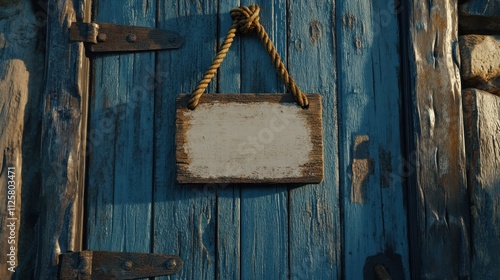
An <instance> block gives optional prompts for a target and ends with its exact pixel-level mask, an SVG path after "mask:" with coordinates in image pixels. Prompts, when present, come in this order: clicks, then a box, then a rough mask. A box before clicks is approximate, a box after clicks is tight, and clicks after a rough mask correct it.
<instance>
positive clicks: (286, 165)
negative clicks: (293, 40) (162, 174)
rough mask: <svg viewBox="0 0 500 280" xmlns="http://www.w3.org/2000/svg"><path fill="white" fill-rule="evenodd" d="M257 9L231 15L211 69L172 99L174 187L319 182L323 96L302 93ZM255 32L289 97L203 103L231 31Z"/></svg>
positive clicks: (216, 98)
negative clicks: (192, 87) (188, 91)
mask: <svg viewBox="0 0 500 280" xmlns="http://www.w3.org/2000/svg"><path fill="white" fill-rule="evenodd" d="M259 11H260V7H259V6H258V5H251V6H248V7H246V6H242V7H239V8H236V9H232V10H231V17H232V18H233V24H232V25H231V28H230V29H229V31H228V33H227V35H226V38H225V39H224V42H223V43H222V46H221V49H220V50H219V51H218V52H217V56H216V57H215V59H214V60H213V62H212V65H210V67H209V68H208V70H207V72H206V73H205V75H204V76H203V79H202V80H201V81H200V83H199V85H198V86H197V87H196V89H195V90H194V91H193V92H192V93H191V95H189V96H188V95H182V96H181V97H180V98H179V99H178V100H177V119H176V126H177V127H176V143H177V150H176V159H177V181H178V182H179V183H319V182H321V181H322V180H323V143H322V139H323V135H322V126H321V96H320V95H318V94H310V95H306V94H304V93H303V92H302V91H301V90H300V89H299V87H298V86H297V84H296V83H295V81H294V80H293V79H292V77H290V75H289V74H288V71H287V70H286V68H285V66H284V64H283V62H282V61H281V59H280V56H279V55H278V53H277V52H276V48H275V47H274V45H273V43H272V42H271V39H270V38H269V35H268V34H267V32H266V31H265V30H264V27H263V26H262V25H261V24H260V23H259ZM253 30H255V31H256V33H257V34H258V36H259V38H260V40H261V42H262V43H263V44H264V46H265V47H266V50H267V52H268V53H269V56H270V57H271V60H272V61H273V65H274V66H275V68H276V70H277V72H278V74H279V76H280V77H281V78H282V79H283V82H284V83H285V85H286V86H287V88H288V90H289V91H290V92H291V93H292V95H293V97H294V99H293V98H292V95H282V94H216V95H214V94H208V95H205V96H204V97H203V98H201V96H202V95H203V92H204V91H205V89H206V88H207V86H208V84H209V83H210V81H211V80H212V78H213V77H214V75H215V73H216V72H217V69H218V68H219V66H220V64H221V62H222V61H223V59H224V57H225V56H226V54H227V52H228V50H229V47H230V46H231V43H232V42H233V39H234V37H235V36H236V33H237V32H242V33H244V34H245V33H249V32H251V31H253ZM294 100H295V102H296V103H297V104H295V103H294V102H293V101H294ZM297 105H299V106H297Z"/></svg>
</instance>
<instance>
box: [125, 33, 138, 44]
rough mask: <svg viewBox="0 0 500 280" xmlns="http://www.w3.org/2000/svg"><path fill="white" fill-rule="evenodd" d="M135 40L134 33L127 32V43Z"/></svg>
mask: <svg viewBox="0 0 500 280" xmlns="http://www.w3.org/2000/svg"><path fill="white" fill-rule="evenodd" d="M136 40H137V36H136V35H135V34H133V33H132V34H128V36H127V41H128V42H129V43H133V42H135V41H136Z"/></svg>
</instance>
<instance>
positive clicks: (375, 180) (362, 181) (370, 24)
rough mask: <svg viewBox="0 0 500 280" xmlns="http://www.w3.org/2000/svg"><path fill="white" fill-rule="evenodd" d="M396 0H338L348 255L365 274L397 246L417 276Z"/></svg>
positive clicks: (353, 271) (347, 262)
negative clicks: (412, 261) (372, 260)
mask: <svg viewBox="0 0 500 280" xmlns="http://www.w3.org/2000/svg"><path fill="white" fill-rule="evenodd" d="M399 9H400V7H396V6H395V3H394V2H387V1H372V2H370V3H368V2H363V3H358V2H350V1H340V2H338V3H337V14H336V17H337V19H336V22H337V26H336V31H337V58H338V60H337V68H338V69H339V72H338V75H339V77H338V86H339V87H338V95H339V97H338V98H339V123H340V127H339V143H342V144H340V149H339V153H340V163H339V164H340V174H344V176H341V177H340V185H341V200H342V213H343V214H342V215H343V216H342V221H343V222H344V223H343V236H344V239H343V248H342V249H343V257H344V275H345V278H346V279H363V269H362V268H363V267H364V265H365V263H366V261H367V258H368V257H369V256H374V255H377V254H378V253H387V254H391V253H394V254H397V255H399V256H400V257H401V259H402V264H403V271H404V275H405V278H406V279H409V278H410V277H409V274H410V266H409V249H408V236H407V234H408V231H407V217H406V212H405V204H404V184H403V181H404V178H403V176H404V175H403V174H402V172H403V170H401V169H402V167H401V166H402V164H403V158H402V150H401V149H402V143H401V138H400V136H401V132H400V126H401V123H400V119H401V115H400V109H399V104H400V96H401V95H400V87H399V82H398V78H397V77H398V76H399V75H401V66H400V55H399V54H398V51H397V50H398V49H399V48H400V45H399V44H400V38H399V27H398V18H397V17H398V11H399Z"/></svg>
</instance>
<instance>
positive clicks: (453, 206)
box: [407, 0, 470, 279]
mask: <svg viewBox="0 0 500 280" xmlns="http://www.w3.org/2000/svg"><path fill="white" fill-rule="evenodd" d="M456 7H457V2H456V1H454V0H451V1H439V2H436V1H434V2H425V1H424V2H422V1H411V2H410V7H409V9H408V10H407V12H408V15H407V16H408V17H407V19H408V20H409V25H408V30H407V32H408V34H409V50H408V52H409V61H410V65H409V69H410V72H409V77H410V92H409V94H411V99H410V100H409V101H410V102H412V105H411V106H412V108H413V112H412V114H411V115H410V116H411V120H410V122H409V123H408V126H409V128H410V130H409V132H408V133H409V135H410V136H411V137H412V140H411V141H410V142H411V143H410V144H411V145H412V146H414V149H412V148H411V147H410V148H409V149H410V150H409V154H408V155H407V157H408V158H409V160H410V166H411V167H414V168H411V169H410V171H411V172H409V173H408V175H409V185H408V187H409V189H408V190H409V192H408V196H409V215H410V217H412V220H411V221H410V228H411V230H410V237H411V240H412V246H411V250H412V256H413V259H412V266H413V268H414V271H413V274H412V278H414V279H456V278H467V277H468V276H469V275H470V274H469V261H468V259H469V252H470V244H469V240H468V236H469V232H468V227H469V211H468V209H469V206H468V197H467V186H466V180H465V164H466V163H465V145H464V132H463V117H462V98H461V86H460V74H459V67H458V61H459V58H458V55H459V54H458V53H459V51H458V46H457V43H458V38H457V8H456Z"/></svg>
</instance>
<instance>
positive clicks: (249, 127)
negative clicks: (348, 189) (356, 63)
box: [176, 94, 323, 183]
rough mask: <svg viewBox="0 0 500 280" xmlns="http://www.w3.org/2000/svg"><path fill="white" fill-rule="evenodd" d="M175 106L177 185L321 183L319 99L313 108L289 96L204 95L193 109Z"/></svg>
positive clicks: (184, 103) (312, 97) (183, 100)
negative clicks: (304, 106) (304, 105)
mask: <svg viewBox="0 0 500 280" xmlns="http://www.w3.org/2000/svg"><path fill="white" fill-rule="evenodd" d="M189 99H190V95H182V96H180V97H179V99H178V101H177V116H176V161H177V181H178V182H179V183H320V182H321V181H322V180H323V142H322V141H323V139H322V138H323V137H322V136H323V133H322V132H323V131H322V127H321V96H319V95H317V94H309V95H308V99H309V104H310V105H309V109H307V110H304V109H302V108H301V107H300V106H298V105H296V104H295V102H294V99H293V96H292V95H291V94H285V95H282V94H280V95H277V94H244V95H241V94H224V95H214V94H211V95H205V96H203V97H202V98H201V100H200V103H199V104H198V106H197V107H196V109H195V110H191V109H189V108H188V100H189Z"/></svg>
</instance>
